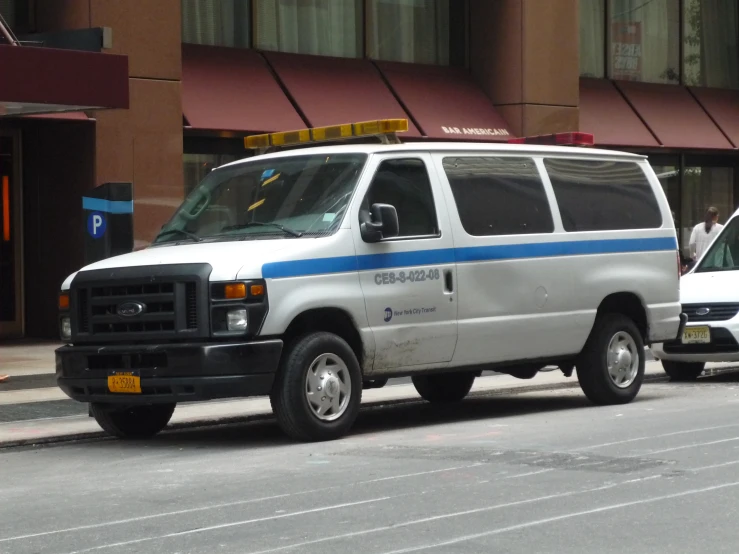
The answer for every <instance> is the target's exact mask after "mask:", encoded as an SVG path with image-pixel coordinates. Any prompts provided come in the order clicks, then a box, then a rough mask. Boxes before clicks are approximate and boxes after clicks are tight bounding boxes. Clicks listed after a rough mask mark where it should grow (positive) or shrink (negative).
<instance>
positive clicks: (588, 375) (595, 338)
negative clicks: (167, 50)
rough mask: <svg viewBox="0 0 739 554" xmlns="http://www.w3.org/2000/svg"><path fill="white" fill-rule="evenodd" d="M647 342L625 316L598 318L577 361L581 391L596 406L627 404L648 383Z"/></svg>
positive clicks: (606, 315) (602, 316)
mask: <svg viewBox="0 0 739 554" xmlns="http://www.w3.org/2000/svg"><path fill="white" fill-rule="evenodd" d="M644 364H645V353H644V341H643V340H642V336H641V333H640V332H639V329H638V328H637V327H636V325H635V324H634V322H633V321H632V320H631V319H629V318H628V317H626V316H624V315H621V314H605V315H601V316H598V318H597V319H596V320H595V325H594V326H593V330H592V332H591V334H590V337H589V338H588V341H587V343H585V348H583V351H582V352H581V354H580V357H579V359H578V361H577V379H578V381H579V382H580V388H581V389H582V390H583V392H584V393H585V396H587V397H588V398H589V399H590V401H591V402H593V403H594V404H601V405H605V404H626V403H628V402H631V401H632V400H633V399H634V398H635V397H636V395H637V393H638V392H639V389H640V388H641V385H642V382H643V381H644Z"/></svg>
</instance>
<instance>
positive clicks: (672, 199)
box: [650, 156, 680, 228]
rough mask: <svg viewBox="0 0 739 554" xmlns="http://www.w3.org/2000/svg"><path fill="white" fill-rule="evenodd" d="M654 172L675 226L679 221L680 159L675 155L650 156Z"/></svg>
mask: <svg viewBox="0 0 739 554" xmlns="http://www.w3.org/2000/svg"><path fill="white" fill-rule="evenodd" d="M650 161H651V165H652V169H654V173H655V174H656V175H657V179H659V182H660V184H661V185H662V190H663V191H664V192H665V196H666V197H667V203H668V204H669V205H670V210H671V211H672V219H673V220H674V222H675V227H676V228H677V227H678V225H679V222H680V159H679V158H677V157H674V158H673V157H660V156H654V157H652V156H650Z"/></svg>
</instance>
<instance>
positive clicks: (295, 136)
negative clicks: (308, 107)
mask: <svg viewBox="0 0 739 554" xmlns="http://www.w3.org/2000/svg"><path fill="white" fill-rule="evenodd" d="M407 130H408V120H407V119H380V120H377V121H363V122H361V123H345V124H343V125H330V126H328V127H316V128H314V129H301V130H299V131H287V132H284V133H269V134H266V135H252V136H250V137H246V138H245V139H244V146H245V147H246V148H249V149H259V148H269V147H270V146H293V145H296V144H309V143H314V142H325V141H329V140H343V139H349V138H359V137H370V136H380V135H390V134H394V133H403V132H405V131H407Z"/></svg>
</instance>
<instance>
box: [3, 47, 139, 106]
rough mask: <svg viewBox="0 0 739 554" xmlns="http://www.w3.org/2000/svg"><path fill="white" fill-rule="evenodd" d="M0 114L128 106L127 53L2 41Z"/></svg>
mask: <svg viewBox="0 0 739 554" xmlns="http://www.w3.org/2000/svg"><path fill="white" fill-rule="evenodd" d="M0 75H2V78H1V79H0V116H19V115H28V114H39V113H54V112H69V111H79V110H87V109H91V110H93V109H94V110H99V109H106V108H122V109H127V108H128V101H129V98H128V57H126V56H119V55H115V54H101V53H98V52H82V51H77V50H59V49H55V48H39V47H33V46H10V45H0Z"/></svg>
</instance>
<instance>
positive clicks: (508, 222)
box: [443, 156, 554, 237]
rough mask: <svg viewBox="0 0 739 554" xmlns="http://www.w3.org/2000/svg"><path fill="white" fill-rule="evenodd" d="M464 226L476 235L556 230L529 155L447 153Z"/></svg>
mask: <svg viewBox="0 0 739 554" xmlns="http://www.w3.org/2000/svg"><path fill="white" fill-rule="evenodd" d="M443 163H444V171H445V172H446V175H447V177H448V179H449V184H450V185H451V188H452V193H453V194H454V201H455V202H456V204H457V210H458V212H459V219H460V220H461V222H462V226H463V227H464V230H465V231H467V233H469V234H470V235H472V236H476V237H481V236H491V235H525V234H535V233H551V232H553V231H554V223H553V221H552V211H551V209H550V207H549V202H548V200H547V195H546V192H545V191H544V185H543V184H542V182H541V176H540V175H539V170H538V169H537V167H536V164H535V163H534V160H532V159H531V158H497V157H487V156H485V157H455V158H444V161H443Z"/></svg>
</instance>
